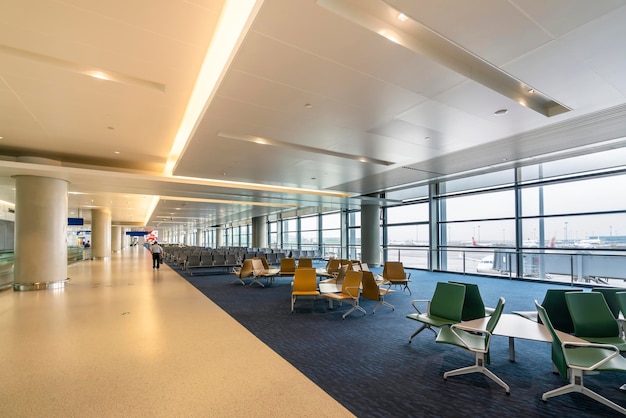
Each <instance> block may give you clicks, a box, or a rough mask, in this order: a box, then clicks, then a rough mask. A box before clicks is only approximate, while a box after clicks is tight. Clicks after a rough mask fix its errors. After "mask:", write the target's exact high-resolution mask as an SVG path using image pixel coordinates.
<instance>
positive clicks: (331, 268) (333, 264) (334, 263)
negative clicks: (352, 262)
mask: <svg viewBox="0 0 626 418" xmlns="http://www.w3.org/2000/svg"><path fill="white" fill-rule="evenodd" d="M339 265H340V264H339V260H338V259H336V258H331V259H329V260H328V263H326V272H327V273H328V274H333V273H334V272H336V271H338V270H339Z"/></svg>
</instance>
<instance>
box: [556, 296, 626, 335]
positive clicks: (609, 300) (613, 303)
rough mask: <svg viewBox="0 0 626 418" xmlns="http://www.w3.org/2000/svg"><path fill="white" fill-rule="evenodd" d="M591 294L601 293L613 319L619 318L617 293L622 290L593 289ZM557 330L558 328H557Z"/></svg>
mask: <svg viewBox="0 0 626 418" xmlns="http://www.w3.org/2000/svg"><path fill="white" fill-rule="evenodd" d="M591 291H592V292H598V293H602V295H603V296H604V300H606V304H607V305H609V309H610V310H611V313H612V314H613V316H614V317H615V318H619V311H620V305H619V301H618V300H617V295H616V294H617V292H623V291H624V288H617V287H594V288H592V289H591ZM557 329H558V328H557Z"/></svg>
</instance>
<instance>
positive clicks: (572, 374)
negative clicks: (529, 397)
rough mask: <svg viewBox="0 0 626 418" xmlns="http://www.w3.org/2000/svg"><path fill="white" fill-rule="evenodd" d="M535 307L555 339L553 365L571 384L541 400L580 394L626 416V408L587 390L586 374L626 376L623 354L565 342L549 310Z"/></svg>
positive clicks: (603, 347) (600, 346)
mask: <svg viewBox="0 0 626 418" xmlns="http://www.w3.org/2000/svg"><path fill="white" fill-rule="evenodd" d="M582 294H585V293H582ZM535 306H536V307H537V313H538V315H539V318H541V322H543V324H544V325H545V326H546V328H548V330H549V331H550V334H551V335H552V362H553V363H554V366H555V367H556V369H557V370H558V371H559V374H560V375H561V376H562V377H563V378H566V379H567V377H568V375H569V384H567V385H565V386H562V387H560V388H557V389H553V390H551V391H549V392H546V393H544V394H543V395H542V396H541V400H543V401H544V402H546V401H547V400H548V398H552V397H555V396H560V395H564V394H566V393H571V392H578V393H582V394H583V395H585V396H588V397H590V398H592V399H594V400H596V401H598V402H600V403H602V404H604V405H606V406H608V407H610V408H613V409H614V410H616V411H618V412H620V413H622V414H626V408H622V407H621V406H619V405H617V404H616V403H614V402H612V401H610V400H608V399H606V398H605V397H603V396H601V395H599V394H597V393H596V392H594V391H592V390H591V389H589V388H587V387H586V386H585V382H584V374H585V372H602V371H613V372H626V359H624V358H623V357H622V356H621V355H620V350H619V349H618V348H617V347H615V346H614V345H609V344H593V343H580V342H578V343H576V342H569V343H568V342H562V341H561V339H560V338H559V335H558V334H557V333H556V331H555V330H554V327H553V326H552V323H551V322H550V318H549V317H548V314H547V312H546V310H545V309H544V308H543V307H542V306H541V305H539V303H537V301H535ZM568 372H569V373H568Z"/></svg>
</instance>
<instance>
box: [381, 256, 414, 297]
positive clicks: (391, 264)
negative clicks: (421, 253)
mask: <svg viewBox="0 0 626 418" xmlns="http://www.w3.org/2000/svg"><path fill="white" fill-rule="evenodd" d="M382 276H383V279H384V280H385V281H386V282H389V283H391V285H392V286H400V288H401V289H402V291H404V290H405V289H406V290H408V291H409V294H412V293H411V289H410V288H409V283H410V282H411V273H407V272H405V271H404V265H403V264H402V262H401V261H387V262H386V263H385V264H384V266H383V273H382Z"/></svg>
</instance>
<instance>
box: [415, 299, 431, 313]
mask: <svg viewBox="0 0 626 418" xmlns="http://www.w3.org/2000/svg"><path fill="white" fill-rule="evenodd" d="M418 303H426V312H430V300H428V299H414V300H412V301H411V305H412V306H413V309H415V310H416V311H417V313H418V314H421V313H423V312H422V311H420V310H419V308H418V307H417V304H418Z"/></svg>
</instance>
